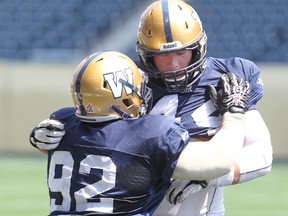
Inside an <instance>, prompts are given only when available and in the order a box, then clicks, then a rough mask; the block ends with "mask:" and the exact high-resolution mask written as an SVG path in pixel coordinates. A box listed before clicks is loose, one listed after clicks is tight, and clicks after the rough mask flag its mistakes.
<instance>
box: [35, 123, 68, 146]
mask: <svg viewBox="0 0 288 216" xmlns="http://www.w3.org/2000/svg"><path fill="white" fill-rule="evenodd" d="M64 135H65V130H64V125H63V124H62V123H61V122H60V121H57V120H53V119H46V120H44V121H42V122H40V124H39V125H38V126H37V127H35V128H34V129H33V130H32V132H31V134H30V143H31V144H32V145H33V146H34V147H36V148H38V149H41V150H51V149H55V148H57V147H58V145H59V142H60V141H61V139H62V137H63V136H64Z"/></svg>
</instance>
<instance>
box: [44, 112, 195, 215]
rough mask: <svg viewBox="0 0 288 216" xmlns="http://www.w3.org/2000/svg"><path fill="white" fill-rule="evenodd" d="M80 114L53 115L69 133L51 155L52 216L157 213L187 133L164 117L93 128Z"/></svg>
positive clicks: (49, 159)
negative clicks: (77, 115) (81, 119)
mask: <svg viewBox="0 0 288 216" xmlns="http://www.w3.org/2000/svg"><path fill="white" fill-rule="evenodd" d="M75 111H76V110H75V109H74V108H64V109H61V110H59V111H57V112H55V113H53V115H54V118H56V119H57V120H60V121H61V122H62V123H64V125H65V131H66V135H65V136H64V137H63V139H62V140H61V142H60V145H59V146H58V147H57V148H56V149H55V150H51V151H49V157H48V162H49V163H48V164H49V165H48V175H49V176H48V185H49V193H50V199H51V215H66V214H69V215H74V214H77V215H84V214H89V213H91V214H93V215H98V214H99V215H103V214H105V215H106V214H107V215H152V213H153V212H154V211H155V209H156V208H157V207H158V205H159V204H160V203H161V201H162V199H163V198H164V196H165V193H166V190H167V189H168V187H169V182H170V178H171V176H172V174H173V171H174V169H175V165H176V162H177V159H178V157H179V154H180V152H181V150H182V149H183V147H184V146H185V145H186V144H187V143H188V140H189V135H188V133H187V131H186V130H185V129H184V127H183V126H182V125H181V124H180V123H178V122H177V121H175V120H174V119H173V118H169V117H165V116H161V115H145V116H143V117H141V118H138V119H136V118H131V119H126V120H116V121H113V122H109V123H97V124H96V123H94V124H93V123H83V122H81V121H80V120H79V119H78V118H77V117H76V116H75Z"/></svg>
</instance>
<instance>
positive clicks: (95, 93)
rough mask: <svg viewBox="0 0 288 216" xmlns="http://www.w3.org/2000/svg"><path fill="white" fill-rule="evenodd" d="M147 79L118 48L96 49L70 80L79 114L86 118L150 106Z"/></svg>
mask: <svg viewBox="0 0 288 216" xmlns="http://www.w3.org/2000/svg"><path fill="white" fill-rule="evenodd" d="M146 83H147V80H146V78H145V76H143V72H142V71H141V70H140V69H138V67H137V66H136V64H135V63H134V62H133V61H132V60H131V59H130V58H129V57H128V56H126V55H124V54H122V53H120V52H116V51H106V52H99V53H94V54H92V55H90V56H88V57H87V58H85V59H84V60H83V61H82V62H81V63H80V64H79V65H78V67H77V68H76V70H75V72H74V75H73V77H72V80H71V93H72V98H73V102H74V105H75V106H76V107H77V111H76V115H77V116H78V117H79V118H80V119H81V120H82V121H85V122H103V121H109V120H113V119H119V118H129V117H138V116H140V115H143V114H145V113H146V110H147V109H148V107H147V106H148V104H147V102H146V101H145V99H147V100H149V99H150V98H151V95H152V94H151V90H150V89H149V88H148V87H146ZM145 89H146V91H144V90H145ZM147 89H148V90H147ZM149 90H150V91H149ZM149 94H150V95H149Z"/></svg>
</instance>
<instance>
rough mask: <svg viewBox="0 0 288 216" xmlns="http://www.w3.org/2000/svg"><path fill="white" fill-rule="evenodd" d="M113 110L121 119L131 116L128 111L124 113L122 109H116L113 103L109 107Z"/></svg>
mask: <svg viewBox="0 0 288 216" xmlns="http://www.w3.org/2000/svg"><path fill="white" fill-rule="evenodd" d="M111 108H112V109H113V110H114V112H116V113H117V114H118V115H119V116H120V117H121V118H122V119H125V118H132V116H130V115H129V114H128V113H125V112H123V111H121V110H120V109H118V108H117V107H116V106H115V105H113V106H112V107H111Z"/></svg>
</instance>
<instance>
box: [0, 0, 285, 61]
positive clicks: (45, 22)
mask: <svg viewBox="0 0 288 216" xmlns="http://www.w3.org/2000/svg"><path fill="white" fill-rule="evenodd" d="M187 2H188V3H191V5H193V7H194V8H195V9H196V11H197V12H198V14H199V16H200V18H201V20H202V23H203V27H204V29H205V31H206V32H207V35H208V55H209V56H215V57H229V56H240V57H244V58H248V59H250V60H253V61H258V62H288V52H287V48H288V24H287V23H288V13H287V8H288V1H287V0H254V1H250V0H242V1H238V0H237V1H236V0H217V1H215V2H213V3H211V1H209V0H201V1H200V0H187ZM146 3H147V2H146ZM139 4H143V5H144V4H145V1H135V0H105V1H104V0H93V1H91V0H69V1H67V0H49V1H44V0H26V1H22V0H2V1H1V2H0V58H2V59H23V60H29V59H30V60H31V59H33V58H35V56H37V55H41V53H50V56H51V58H52V56H53V55H57V53H58V54H59V53H61V55H57V58H61V57H63V59H69V58H70V57H71V55H72V54H73V53H75V52H84V53H85V52H88V51H89V47H91V46H92V44H93V43H95V41H97V38H101V37H105V35H107V34H111V28H110V27H111V25H113V23H115V22H119V23H121V22H124V21H127V20H129V19H131V17H129V15H130V13H127V11H133V9H134V8H135V7H136V5H139ZM143 10H144V8H143ZM119 27H121V25H119ZM113 28H115V25H114V26H113ZM135 32H136V29H135ZM112 33H113V32H112ZM134 44H135V42H134V41H131V45H130V46H129V47H127V52H128V53H127V54H130V55H131V56H135V49H134ZM59 50H60V51H61V52H59Z"/></svg>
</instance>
